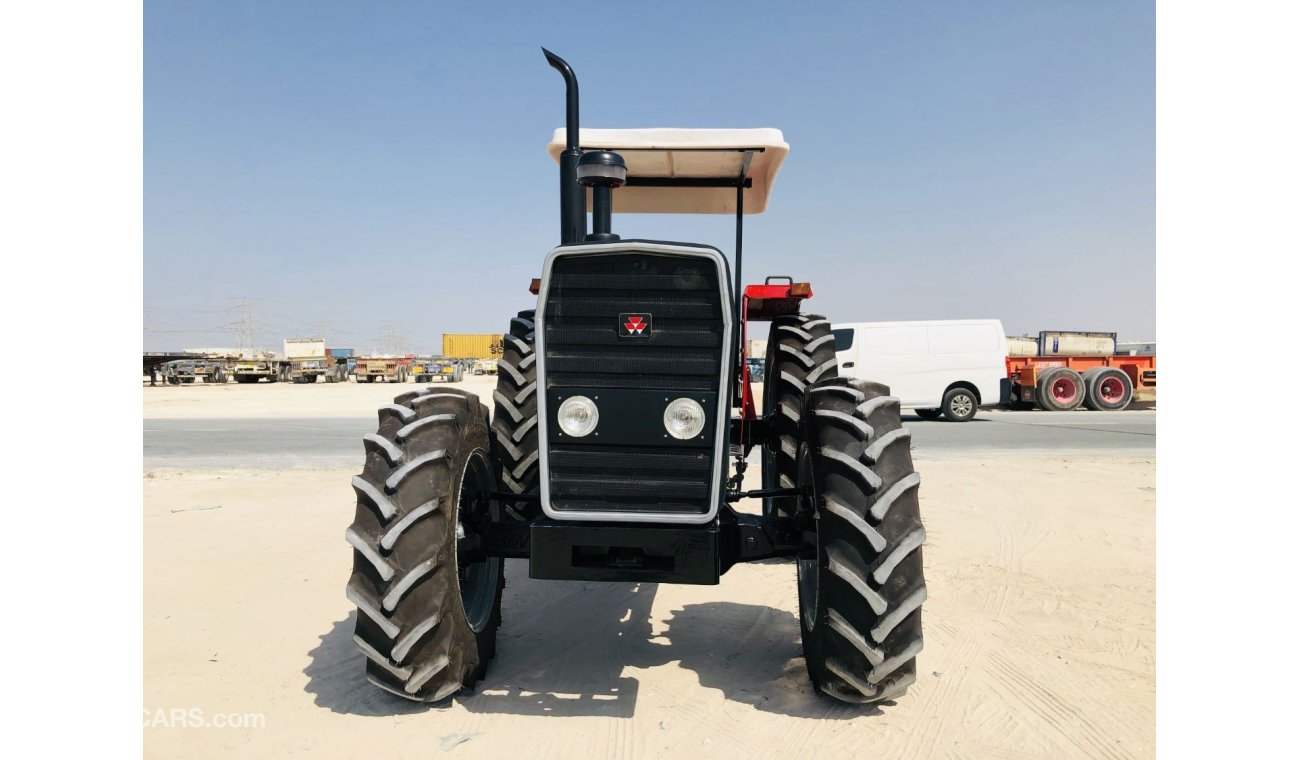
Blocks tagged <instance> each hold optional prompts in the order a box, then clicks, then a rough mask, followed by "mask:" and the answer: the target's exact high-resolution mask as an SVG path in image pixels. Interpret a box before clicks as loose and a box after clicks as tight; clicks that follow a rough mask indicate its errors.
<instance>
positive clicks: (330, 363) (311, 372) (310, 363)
mask: <svg viewBox="0 0 1300 760" xmlns="http://www.w3.org/2000/svg"><path fill="white" fill-rule="evenodd" d="M284 357H285V361H287V362H288V364H289V378H290V379H291V380H293V382H295V383H314V382H316V381H317V380H319V379H323V380H324V381H325V382H327V383H337V382H339V381H341V380H346V379H347V364H346V362H345V363H344V364H343V369H342V372H340V370H339V363H338V362H337V361H335V360H334V359H333V358H332V357H330V356H329V355H327V354H326V351H325V341H324V339H322V338H285V340H284Z"/></svg>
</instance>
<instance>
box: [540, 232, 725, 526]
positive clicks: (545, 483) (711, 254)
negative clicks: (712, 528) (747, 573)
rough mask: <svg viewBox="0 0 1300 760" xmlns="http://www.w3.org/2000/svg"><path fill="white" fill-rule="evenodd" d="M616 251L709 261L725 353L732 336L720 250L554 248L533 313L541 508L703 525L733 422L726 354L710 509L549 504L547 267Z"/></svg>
mask: <svg viewBox="0 0 1300 760" xmlns="http://www.w3.org/2000/svg"><path fill="white" fill-rule="evenodd" d="M620 251H626V252H629V253H633V252H646V253H660V254H671V255H675V256H685V257H693V258H704V259H710V260H711V261H712V262H713V263H714V265H715V266H716V267H717V271H718V291H719V293H720V294H721V296H722V323H723V336H724V338H725V340H724V351H725V346H726V345H727V344H728V343H730V336H731V330H732V326H733V323H734V321H735V319H734V314H733V312H734V309H733V308H732V303H731V298H730V297H729V293H730V291H729V290H728V288H727V286H728V285H729V283H728V282H727V274H728V271H727V260H726V259H725V258H724V257H723V255H722V252H721V251H719V250H718V249H716V248H700V247H695V246H682V245H671V244H667V243H638V242H635V241H619V242H616V243H597V244H590V245H570V246H561V247H559V248H555V249H553V250H552V251H551V252H550V253H548V254H547V255H546V263H545V264H544V265H543V267H542V285H541V288H539V290H538V295H537V312H536V314H534V315H533V331H534V337H533V342H534V344H535V352H536V354H537V391H536V393H537V450H538V454H539V465H538V466H539V467H540V468H541V469H540V472H539V475H540V480H541V491H542V512H544V513H545V514H546V516H547V517H549V518H551V519H552V520H564V521H568V522H643V523H644V522H653V523H671V524H679V525H703V524H704V523H707V522H712V521H713V519H714V518H715V517H717V515H718V509H719V507H720V506H721V502H722V473H723V471H724V469H725V467H726V464H727V460H726V443H727V439H728V438H729V436H730V426H731V403H730V395H729V394H728V393H727V378H728V375H729V374H730V373H729V372H727V370H726V368H727V365H728V363H729V357H727V356H724V357H723V360H722V367H723V371H722V372H720V373H718V374H719V375H720V377H719V378H718V419H717V427H716V429H715V430H714V439H715V440H714V445H713V482H712V484H711V485H712V488H713V494H712V496H711V500H710V502H709V510H708V512H705V513H702V514H698V515H695V514H690V515H683V514H681V513H679V512H580V513H575V512H566V511H562V510H555V509H552V508H551V482H550V465H549V463H548V461H547V451H548V449H550V438H549V437H548V436H547V430H546V422H547V417H548V416H549V415H548V414H547V410H546V391H547V388H546V361H545V359H546V345H545V336H546V296H547V294H548V293H549V292H550V284H551V265H552V264H553V263H554V262H555V260H556V259H557V258H559V257H561V256H581V255H591V254H597V253H600V254H608V253H618V252H620Z"/></svg>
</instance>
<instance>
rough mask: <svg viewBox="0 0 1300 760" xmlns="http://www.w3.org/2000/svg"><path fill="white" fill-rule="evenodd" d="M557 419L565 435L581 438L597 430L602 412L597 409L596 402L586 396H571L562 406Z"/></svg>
mask: <svg viewBox="0 0 1300 760" xmlns="http://www.w3.org/2000/svg"><path fill="white" fill-rule="evenodd" d="M557 417H558V418H559V421H560V429H561V430H563V431H564V434H565V435H571V436H573V437H574V438H581V437H583V436H584V435H587V434H589V433H591V431H593V430H595V429H596V423H598V422H600V410H599V409H597V408H596V402H595V401H592V400H591V399H589V398H587V397H586V396H570V397H568V398H566V399H565V400H564V403H562V404H560V411H559V413H558V414H557Z"/></svg>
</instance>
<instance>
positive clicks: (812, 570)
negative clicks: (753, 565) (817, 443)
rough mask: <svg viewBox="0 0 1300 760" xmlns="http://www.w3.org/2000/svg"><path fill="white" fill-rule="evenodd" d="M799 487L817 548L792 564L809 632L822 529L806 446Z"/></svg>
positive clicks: (814, 608) (801, 510)
mask: <svg viewBox="0 0 1300 760" xmlns="http://www.w3.org/2000/svg"><path fill="white" fill-rule="evenodd" d="M799 487H800V488H802V489H804V490H805V491H806V492H807V495H805V496H800V497H799V514H801V515H807V514H811V515H812V516H813V525H814V528H813V534H814V535H815V536H817V538H816V541H817V544H818V545H815V546H812V547H805V548H811V549H812V557H810V558H804V557H799V558H798V559H796V560H795V572H796V574H797V576H798V586H799V614H800V616H801V617H802V618H803V625H804V628H806V629H808V630H810V631H811V630H812V629H813V628H814V627H816V625H817V605H818V604H819V602H820V598H821V561H820V560H821V546H820V544H821V528H820V523H819V522H818V520H817V519H816V518H817V511H816V510H817V500H816V496H815V495H813V493H812V457H811V456H810V455H809V453H808V447H806V446H803V447H801V448H800V453H799Z"/></svg>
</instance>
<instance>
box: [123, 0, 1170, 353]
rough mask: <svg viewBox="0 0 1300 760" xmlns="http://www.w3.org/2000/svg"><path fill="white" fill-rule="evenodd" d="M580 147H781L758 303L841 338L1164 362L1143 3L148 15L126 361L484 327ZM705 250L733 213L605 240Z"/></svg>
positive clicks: (517, 7)
mask: <svg viewBox="0 0 1300 760" xmlns="http://www.w3.org/2000/svg"><path fill="white" fill-rule="evenodd" d="M541 45H545V46H546V47H548V48H550V49H551V50H554V51H555V52H557V53H558V54H560V55H561V56H564V57H565V58H566V59H567V60H568V61H569V62H570V63H571V64H572V65H573V66H574V68H575V70H576V71H577V73H578V77H579V81H580V83H581V88H582V106H583V111H582V116H583V124H584V125H585V126H588V127H657V126H666V127H777V128H779V129H782V130H783V131H784V133H785V137H786V141H787V142H789V143H790V146H791V151H790V156H789V158H788V159H787V161H786V163H785V165H784V166H783V168H782V169H781V173H780V176H779V177H778V179H777V182H776V185H775V190H774V192H773V195H772V202H771V205H770V206H769V209H768V211H767V213H765V214H763V215H760V216H753V217H748V218H747V220H746V235H745V242H746V245H745V271H746V274H747V278H746V279H748V280H751V281H761V279H762V277H763V276H764V275H766V274H790V275H793V276H795V277H796V278H798V279H806V280H810V281H812V283H813V287H814V290H815V292H816V296H815V298H814V299H813V301H812V302H811V304H810V306H809V309H808V310H809V311H815V312H817V313H823V314H826V315H827V316H829V317H830V318H831V319H833V320H839V321H877V320H893V319H949V318H962V317H981V318H982V317H996V318H999V319H1001V320H1002V321H1003V323H1004V325H1005V327H1006V328H1007V331H1008V332H1009V333H1011V334H1019V333H1022V332H1037V331H1039V330H1048V329H1081V330H1106V331H1116V332H1119V333H1120V336H1121V339H1125V338H1128V339H1154V338H1155V336H1156V326H1155V8H1154V4H1153V3H1132V2H1124V3H1120V2H1097V1H1096V0H1094V1H1092V2H1023V3H1021V2H999V3H971V2H953V3H946V2H928V3H922V2H856V3H806V4H794V3H758V2H746V3H702V2H694V3H657V4H653V5H650V4H645V3H637V4H625V3H612V2H611V3H604V4H587V3H584V4H572V5H569V4H565V3H560V2H554V3H518V4H513V3H487V2H483V3H450V2H441V3H433V2H427V3H417V2H375V3H361V2H350V3H343V2H320V1H317V2H287V1H282V2H274V3H272V2H235V1H223V2H218V1H217V0H210V1H209V2H149V3H147V4H146V6H145V71H144V74H145V80H144V81H145V114H144V115H145V135H144V138H145V140H144V147H145V165H144V174H145V198H144V201H145V249H144V263H145V275H144V294H145V295H144V298H145V302H144V309H145V313H144V318H145V333H144V344H145V348H146V349H147V350H160V349H175V348H184V347H200V346H230V345H234V344H235V334H234V332H233V327H232V323H234V322H236V321H237V320H238V316H239V315H238V314H237V313H236V312H234V311H233V309H234V308H235V307H236V306H237V305H238V303H239V301H238V299H240V298H245V297H246V298H250V299H255V300H254V301H253V306H252V309H253V315H254V318H255V322H256V324H257V327H258V335H257V338H258V342H259V343H260V344H263V345H265V346H268V347H277V346H278V345H279V343H280V340H281V339H282V338H284V337H296V336H301V335H305V334H308V333H316V332H318V331H322V330H323V331H324V333H325V335H324V337H326V339H327V340H328V341H329V343H330V344H331V345H335V346H352V347H355V348H358V349H360V350H363V351H365V350H371V349H375V348H382V347H383V346H384V344H385V342H386V341H385V337H386V335H387V333H388V331H389V325H390V324H391V325H392V326H393V329H394V330H395V331H397V332H398V333H400V334H401V335H402V336H404V339H405V340H404V347H405V348H406V349H407V350H415V351H420V352H428V351H436V350H437V347H438V346H439V344H440V337H439V336H440V335H441V333H443V332H500V331H502V330H503V329H505V328H506V327H507V323H508V320H509V317H510V316H512V315H513V314H514V312H516V311H517V310H519V309H523V308H528V307H529V306H530V305H531V298H532V297H531V296H530V295H529V294H528V292H527V285H528V281H529V279H530V278H532V277H535V276H537V275H538V274H539V273H540V269H541V261H542V257H543V256H544V254H545V253H546V251H547V250H549V249H550V248H551V247H552V246H553V245H554V244H555V243H556V242H557V235H558V227H559V224H558V218H557V215H558V198H557V194H556V182H557V180H556V169H555V166H554V164H553V163H552V162H551V160H550V159H549V158H548V157H547V156H546V154H545V152H544V146H545V144H546V142H547V140H548V139H549V137H550V133H551V130H553V129H554V128H555V127H558V126H561V125H562V123H563V115H564V113H563V85H562V81H561V80H560V78H559V76H558V75H557V74H556V73H555V72H554V71H553V70H551V69H550V68H549V67H547V66H546V63H545V61H544V60H543V58H542V55H541V52H540V50H539V46H541ZM614 230H615V231H616V232H619V233H620V234H623V235H624V236H629V237H630V236H637V237H651V238H661V239H669V240H690V241H695V242H701V243H711V244H714V245H717V246H718V247H719V248H721V249H722V250H723V251H724V253H727V254H728V255H730V254H731V249H732V242H733V241H732V226H731V219H730V218H728V217H720V216H719V217H708V216H706V217H674V216H659V215H653V216H630V215H629V216H620V217H616V218H615V220H614Z"/></svg>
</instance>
